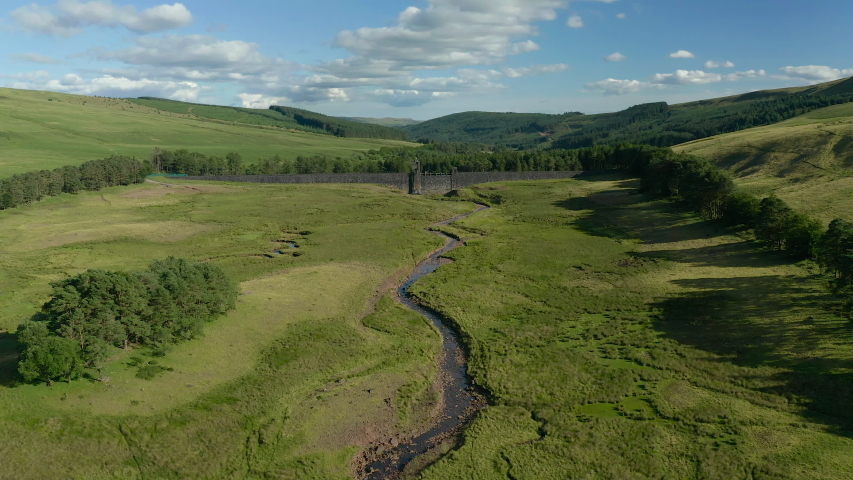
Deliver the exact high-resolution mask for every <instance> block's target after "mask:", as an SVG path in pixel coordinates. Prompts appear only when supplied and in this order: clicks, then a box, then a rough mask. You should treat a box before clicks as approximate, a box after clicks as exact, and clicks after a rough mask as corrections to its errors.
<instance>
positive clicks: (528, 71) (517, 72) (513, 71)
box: [504, 63, 569, 78]
mask: <svg viewBox="0 0 853 480" xmlns="http://www.w3.org/2000/svg"><path fill="white" fill-rule="evenodd" d="M568 69H569V66H568V65H566V64H565V63H556V64H553V65H534V66H532V67H523V68H505V69H504V72H505V73H506V76H507V77H509V78H518V77H526V76H529V75H540V74H543V73H557V72H565V71H566V70H568Z"/></svg>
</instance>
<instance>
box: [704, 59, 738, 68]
mask: <svg viewBox="0 0 853 480" xmlns="http://www.w3.org/2000/svg"><path fill="white" fill-rule="evenodd" d="M734 66H735V64H734V63H732V62H729V61H725V62H715V61H713V60H708V61H707V62H705V68H708V69H711V68H734Z"/></svg>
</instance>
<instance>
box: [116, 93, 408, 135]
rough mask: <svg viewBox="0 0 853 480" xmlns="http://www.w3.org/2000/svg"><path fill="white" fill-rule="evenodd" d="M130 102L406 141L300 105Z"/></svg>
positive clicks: (237, 119) (243, 120) (393, 131)
mask: <svg viewBox="0 0 853 480" xmlns="http://www.w3.org/2000/svg"><path fill="white" fill-rule="evenodd" d="M131 101H132V102H134V103H138V104H140V105H144V106H146V107H152V108H156V109H158V110H163V111H166V112H174V113H180V114H185V115H190V116H193V117H199V118H205V119H211V120H222V121H226V122H233V123H246V124H249V125H267V126H273V127H282V128H291V129H296V130H303V131H307V132H312V133H321V134H328V135H334V136H336V137H351V138H381V139H385V140H407V137H406V134H405V133H402V132H400V130H398V129H396V128H389V127H385V126H381V125H367V124H369V123H370V122H355V121H350V120H346V119H341V118H338V117H330V116H328V115H323V114H321V113H317V112H311V111H308V110H303V109H300V108H293V107H283V106H279V105H273V106H271V107H270V108H269V109H267V110H260V109H254V108H241V107H229V106H220V105H204V104H199V103H188V102H178V101H175V100H168V99H164V98H154V97H140V98H137V99H132V100H131Z"/></svg>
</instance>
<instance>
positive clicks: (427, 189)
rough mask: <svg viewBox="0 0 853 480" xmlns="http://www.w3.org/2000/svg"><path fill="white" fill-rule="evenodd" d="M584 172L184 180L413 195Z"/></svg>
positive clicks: (347, 175) (550, 178)
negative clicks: (370, 187) (371, 188)
mask: <svg viewBox="0 0 853 480" xmlns="http://www.w3.org/2000/svg"><path fill="white" fill-rule="evenodd" d="M581 173H583V172H581V171H568V172H457V171H454V172H453V173H451V174H445V175H436V174H421V173H419V172H417V171H416V172H413V173H314V174H311V173H303V174H295V175H201V176H194V177H193V176H190V177H179V178H181V179H184V180H212V181H218V182H241V183H369V184H376V185H386V186H389V187H392V188H396V189H399V190H403V191H405V192H409V193H412V194H429V193H448V192H450V191H453V190H456V189H458V188H464V187H470V186H471V185H477V184H480V183H488V182H509V181H519V180H555V179H563V178H573V177H577V176H578V175H580V174H581Z"/></svg>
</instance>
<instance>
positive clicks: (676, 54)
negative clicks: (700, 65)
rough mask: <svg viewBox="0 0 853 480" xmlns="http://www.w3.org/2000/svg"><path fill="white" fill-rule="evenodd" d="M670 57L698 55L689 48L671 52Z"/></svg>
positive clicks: (692, 56) (694, 56)
mask: <svg viewBox="0 0 853 480" xmlns="http://www.w3.org/2000/svg"><path fill="white" fill-rule="evenodd" d="M669 58H696V55H693V54H692V53H690V52H688V51H687V50H679V51H677V52H672V53H670V54H669Z"/></svg>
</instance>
